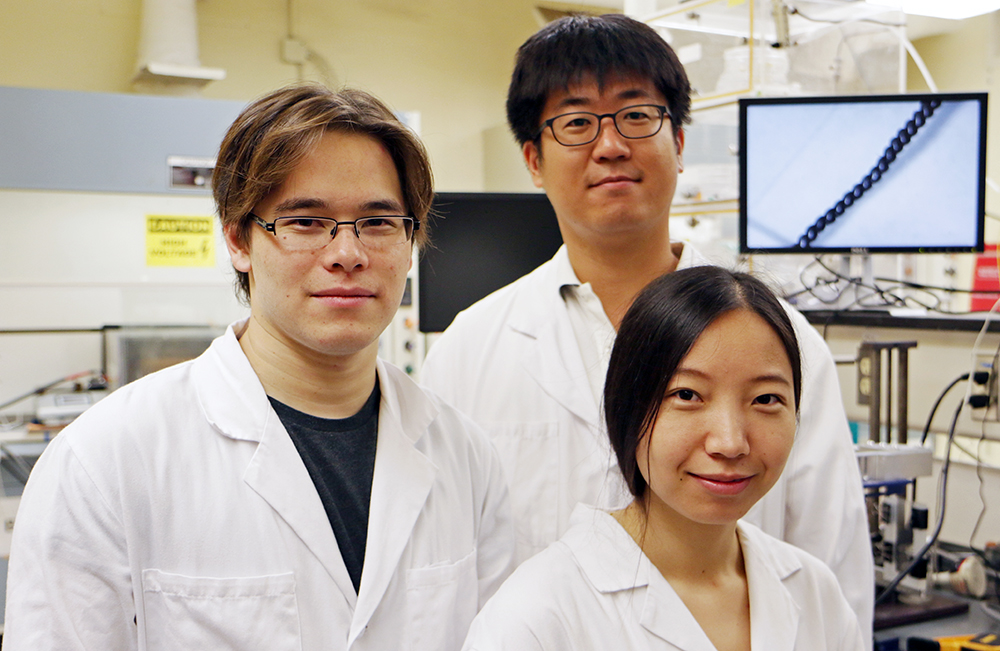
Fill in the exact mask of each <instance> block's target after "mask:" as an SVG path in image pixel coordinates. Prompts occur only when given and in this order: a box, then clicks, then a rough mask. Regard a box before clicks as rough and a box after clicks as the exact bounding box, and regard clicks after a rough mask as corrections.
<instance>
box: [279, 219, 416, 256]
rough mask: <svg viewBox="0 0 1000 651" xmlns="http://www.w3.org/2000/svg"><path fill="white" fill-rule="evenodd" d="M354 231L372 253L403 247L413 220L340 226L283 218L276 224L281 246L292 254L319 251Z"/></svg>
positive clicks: (331, 222) (328, 221)
mask: <svg viewBox="0 0 1000 651" xmlns="http://www.w3.org/2000/svg"><path fill="white" fill-rule="evenodd" d="M345 228H346V229H347V230H354V231H355V233H356V234H357V236H358V239H359V240H361V243H362V244H364V245H365V246H366V247H368V248H371V249H383V248H387V247H390V246H394V245H397V244H403V243H405V242H408V241H409V240H410V237H411V236H412V235H413V219H412V218H410V217H363V218H361V219H358V220H357V221H355V222H353V223H352V222H339V224H338V222H337V221H335V220H333V219H327V218H325V217H281V218H279V219H276V220H274V234H275V235H276V236H277V237H278V239H279V240H280V241H281V244H282V246H284V247H285V248H287V249H289V250H293V251H305V250H311V249H320V248H323V247H324V246H326V245H327V244H329V243H330V240H331V239H333V237H335V235H336V234H337V232H338V231H339V230H342V229H345Z"/></svg>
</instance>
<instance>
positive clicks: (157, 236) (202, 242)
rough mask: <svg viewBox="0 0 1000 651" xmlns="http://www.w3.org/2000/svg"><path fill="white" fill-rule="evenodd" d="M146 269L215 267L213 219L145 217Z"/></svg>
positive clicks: (163, 216)
mask: <svg viewBox="0 0 1000 651" xmlns="http://www.w3.org/2000/svg"><path fill="white" fill-rule="evenodd" d="M146 266H147V267H214V266H215V219H214V218H213V217H199V216H175V215H146Z"/></svg>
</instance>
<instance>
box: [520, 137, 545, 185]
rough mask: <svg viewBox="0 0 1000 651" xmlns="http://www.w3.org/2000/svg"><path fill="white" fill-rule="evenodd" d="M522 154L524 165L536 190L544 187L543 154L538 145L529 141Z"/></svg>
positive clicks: (525, 144)
mask: <svg viewBox="0 0 1000 651" xmlns="http://www.w3.org/2000/svg"><path fill="white" fill-rule="evenodd" d="M521 153H522V154H523V155H524V164H525V165H526V166H527V168H528V172H529V173H531V182H532V183H534V184H535V187H536V188H542V187H544V186H543V185H542V170H541V157H542V153H541V152H540V151H539V150H538V145H537V144H535V143H534V142H533V141H528V142H526V143H524V146H523V147H522V148H521Z"/></svg>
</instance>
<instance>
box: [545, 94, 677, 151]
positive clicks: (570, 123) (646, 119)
mask: <svg viewBox="0 0 1000 651" xmlns="http://www.w3.org/2000/svg"><path fill="white" fill-rule="evenodd" d="M665 115H666V116H667V117H668V118H669V115H667V107H666V106H661V105H658V104H636V105H635V106H626V107H625V108H623V109H619V110H617V111H615V112H614V113H604V114H603V115H598V114H597V113H590V112H587V111H576V112H574V113H563V114H562V115H557V116H555V117H554V118H549V119H548V120H546V121H545V122H543V123H542V128H541V129H539V130H538V137H541V135H542V132H543V131H545V129H546V128H550V129H552V136H553V137H554V138H555V139H556V142H558V143H559V144H560V145H563V146H564V147H579V146H580V145H589V144H590V143H592V142H594V141H595V140H597V137H598V136H599V135H600V134H601V123H602V122H603V121H604V118H611V119H612V120H613V121H614V123H615V129H617V130H618V133H620V134H621V135H622V137H623V138H631V139H638V138H650V137H652V136H655V135H656V134H658V133H659V132H660V129H661V128H663V118H664V116H665Z"/></svg>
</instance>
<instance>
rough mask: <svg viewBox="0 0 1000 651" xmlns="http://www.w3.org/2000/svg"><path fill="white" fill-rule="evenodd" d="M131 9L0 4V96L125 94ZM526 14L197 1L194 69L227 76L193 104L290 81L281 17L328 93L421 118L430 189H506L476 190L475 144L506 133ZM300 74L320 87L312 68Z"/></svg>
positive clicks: (528, 30) (428, 4) (514, 2)
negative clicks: (24, 92)
mask: <svg viewBox="0 0 1000 651" xmlns="http://www.w3.org/2000/svg"><path fill="white" fill-rule="evenodd" d="M141 4H142V3H141V1H140V0H31V2H24V1H23V0H0V16H2V17H3V18H2V19H0V85H5V86H23V87H33V88H52V89H64V90H83V91H101V92H120V93H128V92H132V83H131V80H132V75H133V72H134V70H135V67H136V63H137V57H138V47H139V29H140V22H141V13H140V8H141ZM532 7H533V2H531V1H530V0H501V1H496V2H479V1H478V0H294V2H293V3H292V11H291V12H289V10H288V2H287V0H198V2H197V11H198V23H199V47H200V59H201V64H202V65H203V66H207V67H212V68H222V69H224V70H225V71H226V73H227V76H226V79H225V80H223V81H217V82H211V83H210V84H208V85H207V86H206V87H205V88H204V90H203V92H202V96H204V97H209V98H221V99H235V100H241V101H248V100H250V99H252V98H254V97H256V96H258V95H260V94H262V93H264V92H266V91H268V90H271V89H273V88H276V87H278V86H281V85H283V84H285V83H288V82H291V81H295V80H296V79H297V75H298V70H297V67H296V66H294V65H290V64H286V63H283V62H282V60H281V49H280V44H281V41H282V39H284V38H285V36H286V35H287V34H288V33H289V24H288V23H289V20H288V17H289V13H291V16H292V22H293V23H294V24H293V25H292V26H291V31H292V33H294V34H295V36H297V37H298V38H299V39H301V40H302V41H304V42H305V43H306V44H307V45H308V46H309V47H310V48H311V49H312V50H315V51H316V52H317V53H319V54H320V55H321V56H322V57H323V58H324V59H325V60H326V61H328V62H329V64H330V67H331V69H332V72H333V74H332V77H333V79H331V80H330V81H331V82H332V83H333V84H334V85H339V84H347V85H351V86H356V87H361V88H364V89H366V90H369V91H371V92H373V93H375V94H376V95H378V96H380V97H381V98H382V99H384V100H385V101H386V102H388V103H389V104H390V105H391V106H392V107H393V108H394V109H395V110H399V111H419V112H420V114H421V132H422V136H423V139H424V141H425V143H426V144H427V147H428V150H429V151H430V154H431V158H432V162H433V165H434V171H435V174H436V177H437V187H438V189H439V190H446V191H457V190H464V191H476V190H484V189H490V190H499V189H505V188H498V187H486V186H487V185H488V184H487V183H486V182H485V181H484V162H483V160H484V156H483V147H484V145H483V142H484V135H483V134H484V133H485V132H486V131H487V130H490V129H493V128H495V127H496V126H498V125H502V124H503V123H504V113H503V103H504V97H505V94H506V88H507V83H508V81H509V75H510V70H511V68H512V67H513V58H514V53H515V51H516V49H517V47H518V45H520V43H522V42H523V41H524V39H526V38H527V37H528V36H529V35H530V34H532V33H533V32H534V31H535V30H536V29H537V28H538V22H537V21H536V19H535V16H534V14H533V13H532ZM304 73H305V74H304V77H305V78H307V79H316V80H321V81H322V80H323V79H322V78H321V76H320V75H319V74H318V72H317V69H316V68H315V67H314V66H311V65H306V66H305V67H304ZM512 143H513V141H511V145H510V146H511V147H512V148H514V147H515V146H514V145H513V144H512ZM515 153H516V148H515ZM513 175H514V177H515V178H519V177H520V175H521V173H520V172H517V171H515V172H514V174H513ZM523 175H524V178H526V177H527V173H526V172H524V173H523Z"/></svg>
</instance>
